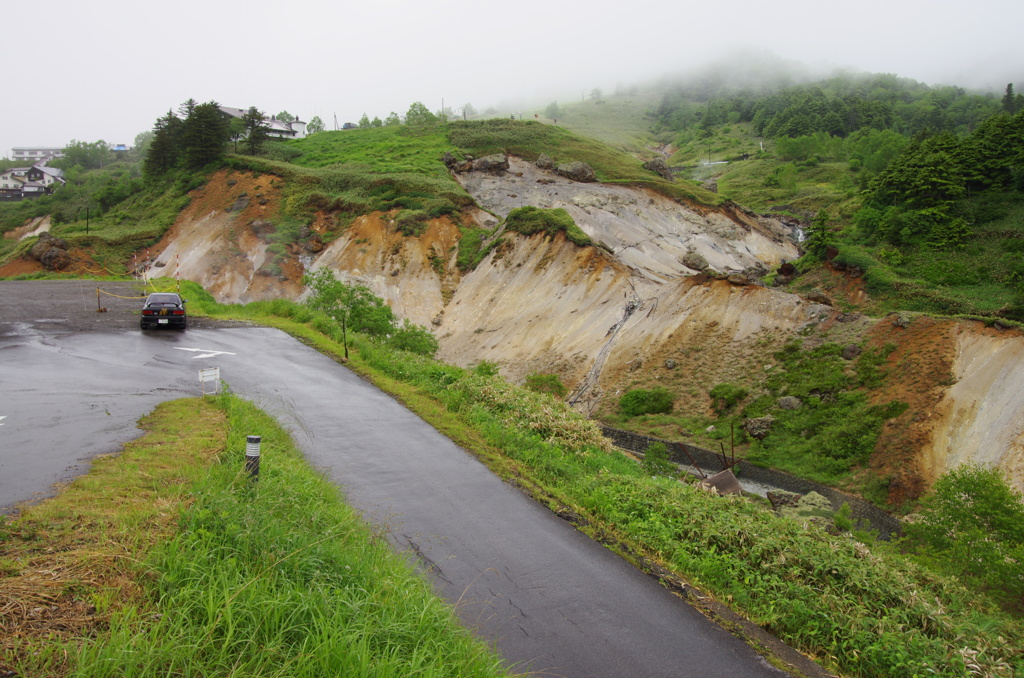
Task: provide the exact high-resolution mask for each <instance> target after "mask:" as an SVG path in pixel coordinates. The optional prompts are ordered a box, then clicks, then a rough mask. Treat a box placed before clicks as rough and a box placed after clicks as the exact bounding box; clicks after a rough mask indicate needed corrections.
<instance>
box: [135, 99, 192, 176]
mask: <svg viewBox="0 0 1024 678" xmlns="http://www.w3.org/2000/svg"><path fill="white" fill-rule="evenodd" d="M183 128H184V123H183V122H182V121H181V119H180V118H178V117H177V116H176V115H174V112H173V111H167V115H165V116H163V117H161V118H157V121H156V124H155V125H154V126H153V141H152V142H150V144H149V148H148V150H147V151H146V158H145V160H144V161H143V163H142V172H143V174H145V175H146V177H147V178H150V179H153V178H156V177H159V176H162V175H164V174H166V173H167V172H168V171H170V170H171V168H173V167H174V166H175V165H177V163H178V160H179V159H180V157H181V145H182V139H181V136H182V132H183Z"/></svg>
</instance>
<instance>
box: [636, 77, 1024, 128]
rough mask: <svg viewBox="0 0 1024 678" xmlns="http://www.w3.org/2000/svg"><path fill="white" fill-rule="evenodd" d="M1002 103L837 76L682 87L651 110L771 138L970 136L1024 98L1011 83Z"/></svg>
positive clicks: (671, 122)
mask: <svg viewBox="0 0 1024 678" xmlns="http://www.w3.org/2000/svg"><path fill="white" fill-rule="evenodd" d="M1007 89H1008V91H1007V94H1006V96H1004V97H1003V99H1002V100H1000V99H998V98H997V97H996V96H995V95H991V94H989V95H984V94H974V93H969V92H967V91H966V90H964V89H962V88H959V87H950V86H947V87H935V88H933V87H928V86H926V85H923V84H922V83H919V82H916V81H913V80H908V79H903V78H897V77H895V76H889V75H876V76H867V77H849V76H848V77H836V78H831V79H828V80H822V81H819V82H816V83H813V84H808V85H798V86H791V87H785V88H781V89H778V90H776V91H773V92H765V91H764V90H759V89H758V90H756V89H753V88H746V89H742V90H738V91H735V92H732V93H728V94H726V93H724V92H719V93H718V95H717V96H714V97H712V98H709V99H700V98H697V97H695V96H694V93H693V92H691V91H690V90H689V89H687V88H685V87H679V88H677V89H674V90H670V91H669V92H667V93H666V94H665V95H664V96H663V98H662V102H661V104H660V106H659V107H658V108H657V110H656V111H655V112H654V117H655V121H656V122H655V126H656V128H659V129H669V130H679V131H681V130H684V129H689V128H692V127H695V126H696V127H700V128H704V129H710V128H711V127H714V126H718V125H724V124H727V123H736V122H750V123H752V124H753V127H754V129H755V131H756V132H757V133H758V134H759V135H762V136H766V137H769V138H781V137H798V136H806V135H810V134H814V133H817V132H824V133H827V134H830V135H833V136H846V135H849V134H852V133H854V132H856V131H858V130H862V129H877V130H883V129H890V130H894V131H896V132H899V133H901V134H904V135H908V136H912V135H915V134H918V133H920V132H922V131H924V130H931V131H933V132H942V131H952V132H957V133H966V132H969V131H971V130H973V129H974V128H975V127H976V126H977V125H978V124H980V123H981V121H983V120H984V119H986V118H988V117H989V116H991V115H992V114H994V113H996V112H998V111H999V110H1003V111H1005V112H1009V113H1015V112H1017V110H1019V107H1024V98H1022V97H1020V95H1015V94H1014V93H1013V90H1012V85H1011V86H1009V87H1008V88H1007Z"/></svg>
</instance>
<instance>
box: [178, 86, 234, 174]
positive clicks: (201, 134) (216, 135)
mask: <svg viewBox="0 0 1024 678" xmlns="http://www.w3.org/2000/svg"><path fill="white" fill-rule="evenodd" d="M189 101H191V99H190V100H189ZM229 134H230V129H229V127H228V123H227V120H225V119H224V116H223V115H221V112H220V105H219V104H218V103H217V102H216V101H208V102H206V103H204V104H198V105H196V106H194V107H193V108H192V114H191V115H189V116H188V118H186V119H185V122H184V126H183V129H182V140H183V142H184V151H185V164H186V166H187V167H188V168H189V169H200V168H202V167H205V166H206V165H208V164H210V163H211V162H214V161H215V160H217V159H219V158H220V157H221V155H223V153H224V146H225V144H226V143H227V141H228V136H229Z"/></svg>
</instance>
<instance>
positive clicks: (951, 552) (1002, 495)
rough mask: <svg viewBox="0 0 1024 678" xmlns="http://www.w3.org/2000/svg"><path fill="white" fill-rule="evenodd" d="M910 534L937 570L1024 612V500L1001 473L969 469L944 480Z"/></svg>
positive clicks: (926, 501)
mask: <svg viewBox="0 0 1024 678" xmlns="http://www.w3.org/2000/svg"><path fill="white" fill-rule="evenodd" d="M906 533H907V536H908V539H909V541H910V543H911V544H913V545H915V546H916V547H917V548H918V550H919V552H920V553H921V554H922V555H923V556H925V557H926V558H928V559H929V560H930V561H931V562H932V564H933V565H936V566H938V567H939V568H940V569H942V570H945V571H947V572H951V573H953V574H956V575H957V576H959V577H961V578H962V579H963V580H964V583H965V584H967V585H968V586H980V587H981V588H983V589H986V590H988V591H989V592H993V593H996V594H997V596H996V597H997V598H999V599H1001V600H1002V601H1003V603H1004V605H1006V606H1007V607H1010V608H1017V609H1018V611H1020V609H1021V608H1022V607H1024V495H1022V494H1021V493H1020V492H1019V491H1018V490H1016V489H1014V488H1013V487H1011V486H1010V484H1009V482H1008V481H1007V479H1006V476H1005V475H1004V474H1003V472H1002V471H1001V470H999V469H998V468H984V467H981V466H977V465H974V464H964V465H962V466H959V467H957V468H955V469H953V470H952V471H950V472H949V473H947V474H946V475H944V476H942V477H941V478H939V480H938V481H936V483H935V487H934V488H933V489H932V492H931V494H929V495H928V496H927V497H925V498H924V500H923V501H922V502H921V512H920V519H919V520H917V521H914V522H912V523H910V524H908V525H907V528H906Z"/></svg>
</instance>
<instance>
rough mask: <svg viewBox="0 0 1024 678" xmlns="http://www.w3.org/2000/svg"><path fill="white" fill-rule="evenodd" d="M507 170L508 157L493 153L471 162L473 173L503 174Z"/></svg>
mask: <svg viewBox="0 0 1024 678" xmlns="http://www.w3.org/2000/svg"><path fill="white" fill-rule="evenodd" d="M507 170H508V156H507V155H505V154H504V153H495V154H494V155H488V156H485V157H483V158H478V159H476V160H474V161H473V171H474V172H505V171H507Z"/></svg>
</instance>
